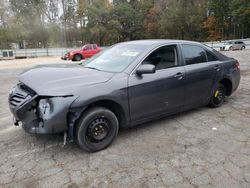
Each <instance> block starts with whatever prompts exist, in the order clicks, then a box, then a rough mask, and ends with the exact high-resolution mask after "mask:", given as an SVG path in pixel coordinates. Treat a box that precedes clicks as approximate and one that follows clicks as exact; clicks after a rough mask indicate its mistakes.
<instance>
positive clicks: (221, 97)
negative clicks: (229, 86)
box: [209, 83, 226, 108]
mask: <svg viewBox="0 0 250 188" xmlns="http://www.w3.org/2000/svg"><path fill="white" fill-rule="evenodd" d="M225 98H226V88H225V86H224V85H223V84H221V83H219V84H218V85H217V86H216V87H215V90H214V92H213V96H212V97H211V99H210V102H209V106H210V107H212V108H217V107H219V106H221V105H222V104H223V103H224V101H225Z"/></svg>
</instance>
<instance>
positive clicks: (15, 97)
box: [9, 83, 35, 107]
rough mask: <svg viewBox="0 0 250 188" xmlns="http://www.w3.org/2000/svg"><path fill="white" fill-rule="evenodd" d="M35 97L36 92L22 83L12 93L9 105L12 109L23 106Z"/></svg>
mask: <svg viewBox="0 0 250 188" xmlns="http://www.w3.org/2000/svg"><path fill="white" fill-rule="evenodd" d="M34 95H35V92H34V91H33V90H32V89H30V88H29V87H27V86H26V85H24V84H22V83H20V84H17V85H16V87H14V88H13V90H12V91H11V92H10V95H9V103H10V105H11V106H12V107H17V106H21V105H22V104H23V103H25V102H26V101H27V100H29V99H30V98H32V97H33V96H34Z"/></svg>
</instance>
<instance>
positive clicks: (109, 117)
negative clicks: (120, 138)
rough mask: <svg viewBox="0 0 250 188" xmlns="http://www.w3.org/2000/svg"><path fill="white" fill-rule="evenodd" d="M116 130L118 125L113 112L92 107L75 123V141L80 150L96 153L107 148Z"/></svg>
mask: <svg viewBox="0 0 250 188" xmlns="http://www.w3.org/2000/svg"><path fill="white" fill-rule="evenodd" d="M118 130H119V123H118V120H117V117H116V116H115V114H114V113H113V112H111V111H110V110H108V109H106V108H103V107H94V108H91V109H89V110H87V112H85V113H84V114H83V116H82V117H81V118H80V119H79V121H78V122H77V127H76V141H77V143H78V145H79V146H80V147H81V148H82V149H84V150H86V151H90V152H96V151H99V150H102V149H104V148H106V147H108V146H109V145H110V144H111V143H112V141H113V140H114V139H115V137H116V136H117V133H118Z"/></svg>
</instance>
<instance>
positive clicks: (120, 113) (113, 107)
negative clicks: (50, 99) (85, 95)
mask: <svg viewBox="0 0 250 188" xmlns="http://www.w3.org/2000/svg"><path fill="white" fill-rule="evenodd" d="M93 107H104V108H107V109H109V110H110V111H111V112H113V113H114V114H115V115H116V117H117V119H118V122H119V127H120V128H121V127H124V126H126V125H127V123H128V122H127V118H126V113H125V110H124V109H123V107H122V105H120V104H119V103H117V102H115V101H113V100H110V99H103V100H97V101H94V102H91V103H89V104H87V105H85V106H83V107H79V108H73V109H70V111H69V113H68V128H69V129H68V132H69V136H70V138H71V139H73V138H74V137H75V135H74V134H75V128H76V126H75V125H76V123H77V121H78V120H79V119H80V117H81V116H82V115H83V114H84V113H85V112H86V111H87V110H89V109H91V108H93Z"/></svg>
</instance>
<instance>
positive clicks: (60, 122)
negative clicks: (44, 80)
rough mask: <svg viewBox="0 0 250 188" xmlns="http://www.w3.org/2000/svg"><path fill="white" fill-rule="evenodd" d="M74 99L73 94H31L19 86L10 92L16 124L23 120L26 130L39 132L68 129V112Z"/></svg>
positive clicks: (11, 106) (47, 132)
mask: <svg viewBox="0 0 250 188" xmlns="http://www.w3.org/2000/svg"><path fill="white" fill-rule="evenodd" d="M21 94H22V95H21ZM19 98H20V99H19ZM21 99H22V101H21ZM74 99H75V97H74V96H72V95H70V96H39V95H37V94H35V95H30V94H29V91H24V90H23V89H22V88H21V87H20V86H18V87H16V88H15V89H14V90H13V91H12V92H11V93H10V96H9V106H10V110H11V112H12V113H13V115H14V118H15V119H16V122H15V125H17V124H18V122H21V124H22V127H23V128H24V129H25V131H27V132H29V133H37V134H50V133H60V132H65V131H67V129H68V126H67V113H68V109H69V106H70V104H71V103H72V102H73V101H74ZM19 101H21V102H19Z"/></svg>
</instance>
